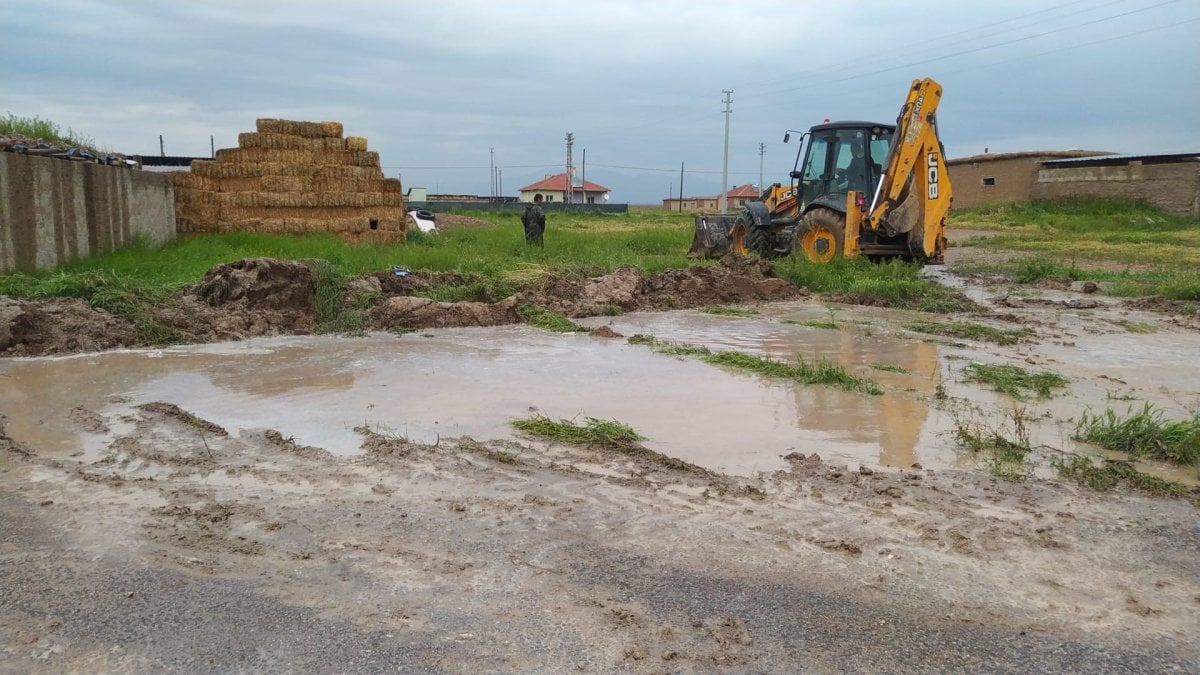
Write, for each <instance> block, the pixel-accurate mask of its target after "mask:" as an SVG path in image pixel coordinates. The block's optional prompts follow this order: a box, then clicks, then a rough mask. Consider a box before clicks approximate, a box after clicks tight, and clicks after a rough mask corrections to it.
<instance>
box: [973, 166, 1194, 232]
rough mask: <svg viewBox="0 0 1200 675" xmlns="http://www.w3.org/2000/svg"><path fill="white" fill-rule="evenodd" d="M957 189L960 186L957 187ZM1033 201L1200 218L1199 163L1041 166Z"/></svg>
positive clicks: (1032, 194) (1034, 188)
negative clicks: (1118, 202)
mask: <svg viewBox="0 0 1200 675" xmlns="http://www.w3.org/2000/svg"><path fill="white" fill-rule="evenodd" d="M956 187H957V186H956ZM1031 197H1032V198H1033V199H1060V198H1064V197H1067V198H1069V197H1103V198H1107V199H1140V200H1144V201H1147V202H1149V203H1151V204H1153V205H1155V206H1157V207H1159V208H1160V209H1163V210H1164V211H1168V212H1170V213H1174V214H1177V215H1181V216H1189V217H1191V218H1196V219H1200V162H1196V161H1180V162H1170V163H1153V164H1152V163H1144V162H1141V161H1136V160H1135V161H1130V162H1129V163H1128V164H1124V165H1118V166H1080V167H1066V166H1056V167H1042V169H1041V170H1040V171H1038V174H1037V181H1036V182H1035V183H1034V185H1033V190H1032V192H1031Z"/></svg>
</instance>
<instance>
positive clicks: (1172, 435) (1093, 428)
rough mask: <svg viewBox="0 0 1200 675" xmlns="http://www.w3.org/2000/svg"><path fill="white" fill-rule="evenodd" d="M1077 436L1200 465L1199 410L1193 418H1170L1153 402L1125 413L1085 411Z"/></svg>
mask: <svg viewBox="0 0 1200 675" xmlns="http://www.w3.org/2000/svg"><path fill="white" fill-rule="evenodd" d="M1075 439H1076V440H1079V441H1083V442H1084V443H1093V444H1095V445H1098V446H1100V447H1102V448H1105V449H1107V450H1116V451H1118V452H1124V453H1128V454H1129V455H1132V456H1134V457H1153V458H1155V459H1161V460H1164V461H1167V462H1173V463H1175V464H1184V465H1191V466H1196V465H1200V413H1197V414H1193V415H1192V417H1191V419H1186V420H1168V419H1166V418H1165V417H1164V415H1163V411H1162V410H1160V409H1158V408H1155V407H1154V406H1153V405H1151V404H1150V403H1147V404H1145V406H1143V408H1142V409H1141V410H1140V411H1137V412H1134V411H1133V409H1132V408H1131V409H1129V410H1128V411H1127V412H1126V414H1125V415H1124V416H1119V415H1117V413H1116V412H1114V411H1113V409H1112V408H1108V409H1106V410H1105V411H1104V412H1103V413H1100V414H1094V413H1092V412H1091V411H1088V410H1085V411H1084V413H1083V415H1082V416H1081V417H1080V418H1079V422H1078V424H1076V426H1075Z"/></svg>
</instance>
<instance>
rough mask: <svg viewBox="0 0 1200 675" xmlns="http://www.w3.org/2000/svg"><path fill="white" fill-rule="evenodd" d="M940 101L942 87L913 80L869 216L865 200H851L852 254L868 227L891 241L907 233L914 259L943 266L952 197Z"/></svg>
mask: <svg viewBox="0 0 1200 675" xmlns="http://www.w3.org/2000/svg"><path fill="white" fill-rule="evenodd" d="M941 99H942V86H941V85H940V84H938V83H937V82H934V81H933V80H931V79H929V78H926V79H924V80H913V83H912V87H911V88H910V89H909V91H908V99H907V100H906V101H905V102H904V107H903V108H901V109H900V116H899V117H898V118H897V119H896V133H895V135H894V136H893V142H892V147H891V150H890V151H889V152H888V158H887V162H886V165H885V166H884V170H883V175H882V176H881V177H880V180H879V186H878V187H877V188H876V189H875V194H874V195H873V197H872V199H871V203H870V205H869V206H867V207H866V209H865V213H864V212H863V211H864V208H863V207H864V205H863V204H862V201H861V196H859V195H856V194H854V193H851V194H850V195H848V196H847V203H846V213H847V222H846V230H847V231H846V234H847V237H846V239H847V249H848V252H851V248H852V247H854V248H856V246H855V245H853V244H851V243H850V242H852V241H855V240H856V239H857V235H858V232H859V231H860V230H861V228H870V229H873V230H879V231H881V232H883V233H884V234H886V235H887V236H896V235H899V234H905V233H907V234H908V242H909V250H910V252H911V253H912V255H914V256H915V257H918V258H923V259H924V260H925V261H926V262H934V263H940V262H941V258H942V255H943V253H944V251H945V248H946V243H945V236H946V233H945V229H946V214H947V212H949V210H950V204H951V200H952V196H953V192H952V190H951V187H950V177H949V173H948V172H947V170H946V159H945V157H944V154H943V151H942V144H941V141H940V140H939V139H938V133H937V117H936V112H937V108H938V104H939V103H940V102H941ZM910 177H911V181H910ZM853 252H857V251H853ZM853 252H852V253H851V254H853Z"/></svg>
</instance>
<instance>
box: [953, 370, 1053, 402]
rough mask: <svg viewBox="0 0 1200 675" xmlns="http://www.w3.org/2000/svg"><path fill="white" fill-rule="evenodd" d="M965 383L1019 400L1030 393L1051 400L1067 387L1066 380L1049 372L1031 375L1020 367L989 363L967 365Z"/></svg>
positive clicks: (964, 375) (964, 376)
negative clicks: (971, 383) (986, 387)
mask: <svg viewBox="0 0 1200 675" xmlns="http://www.w3.org/2000/svg"><path fill="white" fill-rule="evenodd" d="M963 381H964V382H976V383H979V384H985V385H988V386H990V387H991V388H992V389H993V390H995V391H998V392H1000V393H1001V394H1007V395H1009V396H1011V397H1013V398H1015V399H1017V400H1025V398H1026V396H1027V394H1029V393H1032V394H1036V395H1037V396H1038V398H1050V397H1051V396H1053V395H1054V390H1055V389H1061V388H1063V387H1066V386H1067V380H1066V378H1064V377H1063V376H1062V375H1059V374H1058V373H1053V372H1050V371H1048V370H1043V371H1042V372H1040V373H1031V372H1029V371H1028V370H1025V369H1024V368H1022V367H1020V366H1012V365H994V364H987V363H969V364H967V366H966V367H965V368H963Z"/></svg>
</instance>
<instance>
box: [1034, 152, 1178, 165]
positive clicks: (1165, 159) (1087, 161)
mask: <svg viewBox="0 0 1200 675" xmlns="http://www.w3.org/2000/svg"><path fill="white" fill-rule="evenodd" d="M1196 161H1200V152H1183V153H1176V154H1169V155H1104V156H1101V157H1075V158H1072V159H1048V160H1044V161H1042V162H1040V164H1041V165H1042V166H1046V167H1056V166H1088V165H1091V166H1101V165H1108V166H1113V165H1120V164H1128V163H1130V162H1142V163H1143V164H1169V163H1172V162H1196Z"/></svg>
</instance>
